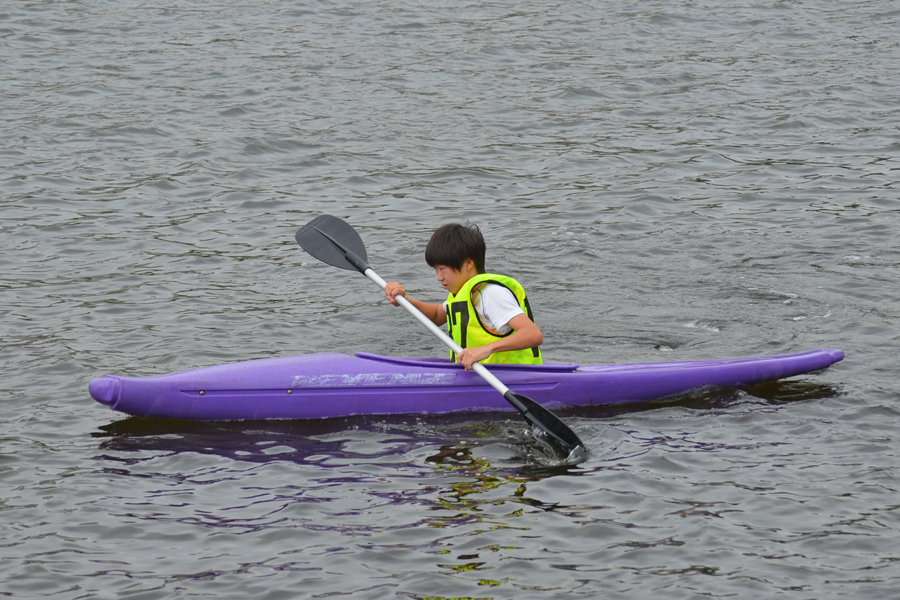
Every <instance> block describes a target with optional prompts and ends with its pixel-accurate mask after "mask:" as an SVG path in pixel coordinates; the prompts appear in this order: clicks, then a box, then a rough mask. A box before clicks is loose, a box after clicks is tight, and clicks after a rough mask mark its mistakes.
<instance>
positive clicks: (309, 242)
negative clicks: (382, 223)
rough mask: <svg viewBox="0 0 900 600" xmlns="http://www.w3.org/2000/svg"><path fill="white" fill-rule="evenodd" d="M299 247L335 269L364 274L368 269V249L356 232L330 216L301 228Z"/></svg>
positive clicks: (317, 219) (324, 216)
mask: <svg viewBox="0 0 900 600" xmlns="http://www.w3.org/2000/svg"><path fill="white" fill-rule="evenodd" d="M294 239H296V240H297V243H298V244H300V247H301V248H303V249H304V250H306V252H307V253H308V254H310V255H312V256H313V257H314V258H317V259H319V260H321V261H322V262H323V263H326V264H329V265H331V266H332V267H338V268H341V269H347V270H348V271H359V272H360V273H364V272H365V270H366V269H368V268H369V265H368V262H367V261H368V260H369V257H368V255H367V254H366V246H365V244H363V241H362V239H361V238H360V237H359V234H358V233H356V230H355V229H353V227H351V226H350V225H349V224H347V223H346V222H344V221H342V220H340V219H338V218H337V217H333V216H331V215H321V216H318V217H316V218H315V219H313V220H312V221H310V222H309V223H307V224H306V225H304V226H303V227H301V228H300V230H299V231H298V232H297V234H296V235H294Z"/></svg>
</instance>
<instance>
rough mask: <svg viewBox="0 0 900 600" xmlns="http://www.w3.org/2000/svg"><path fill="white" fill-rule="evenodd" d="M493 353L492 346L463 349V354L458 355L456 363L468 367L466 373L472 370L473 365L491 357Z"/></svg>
mask: <svg viewBox="0 0 900 600" xmlns="http://www.w3.org/2000/svg"><path fill="white" fill-rule="evenodd" d="M491 354H493V352H492V351H491V348H490V344H488V345H486V346H478V347H477V348H463V350H462V352H460V353H459V354H457V355H456V362H458V363H459V364H461V365H464V366H465V367H466V371H471V370H472V365H474V364H475V363H477V362H480V361H482V360H484V359H486V358H487V357H489V356H490V355H491Z"/></svg>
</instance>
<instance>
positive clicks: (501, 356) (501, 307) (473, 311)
mask: <svg viewBox="0 0 900 600" xmlns="http://www.w3.org/2000/svg"><path fill="white" fill-rule="evenodd" d="M484 254H485V244H484V237H483V236H482V235H481V231H480V230H479V229H478V227H477V226H476V225H473V224H466V225H459V224H457V223H451V224H448V225H444V226H443V227H440V228H439V229H438V230H437V231H435V232H434V235H432V236H431V239H430V240H429V241H428V245H427V246H426V247H425V262H427V263H428V265H429V266H430V267H433V268H434V273H435V275H436V276H437V280H438V282H439V283H440V284H441V285H442V286H444V289H446V290H447V291H448V292H449V295H448V296H447V301H446V302H444V303H443V304H428V303H426V302H421V301H419V300H414V299H413V298H409V297H406V299H407V300H409V302H410V303H411V304H412V305H413V306H415V307H416V308H418V309H419V310H420V311H422V313H424V314H425V316H427V317H428V318H429V319H431V320H432V321H433V322H434V323H435V324H436V325H443V324H444V323H447V328H448V329H449V334H450V337H452V338H453V339H454V340H455V341H456V343H457V344H459V345H460V346H462V348H463V351H462V352H460V353H459V356H454V355H453V353H452V352H451V358H452V359H455V360H456V362H458V363H461V364H463V365H465V367H466V370H467V371H468V370H471V369H472V365H473V364H474V363H476V362H487V363H518V364H536V365H539V364H542V360H541V349H540V345H541V344H542V343H543V342H544V334H543V333H541V330H540V329H539V328H538V326H537V325H535V324H534V320H533V317H532V314H531V307H530V306H529V305H528V299H527V298H526V296H525V290H524V289H523V288H522V286H521V285H520V284H519V282H517V281H516V280H515V279H513V278H511V277H506V276H504V275H495V274H488V273H485V272H484ZM384 291H385V293H386V294H387V299H388V301H389V302H390V303H391V304H393V305H394V306H398V304H397V301H396V300H395V297H396V296H406V290H405V289H403V286H402V285H400V284H399V283H397V282H396V281H391V282H389V283H388V284H387V285H386V286H385V288H384ZM448 316H449V320H448Z"/></svg>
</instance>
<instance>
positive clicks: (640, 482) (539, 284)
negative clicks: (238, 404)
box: [0, 0, 900, 600]
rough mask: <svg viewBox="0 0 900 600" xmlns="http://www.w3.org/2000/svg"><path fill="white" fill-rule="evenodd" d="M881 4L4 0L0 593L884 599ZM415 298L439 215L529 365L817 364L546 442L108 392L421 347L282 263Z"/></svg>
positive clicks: (888, 442) (890, 507) (423, 291)
mask: <svg viewBox="0 0 900 600" xmlns="http://www.w3.org/2000/svg"><path fill="white" fill-rule="evenodd" d="M898 30H900V2H897V1H896V0H890V1H887V2H884V1H882V2H874V1H867V0H863V1H858V2H833V1H828V0H811V1H798V2H774V1H750V2H737V3H728V2H718V1H708V2H689V1H677V2H661V1H659V2H657V1H641V2H637V1H630V2H578V1H575V2H565V3H563V2H547V1H540V0H533V1H524V2H503V1H500V2H463V3H449V2H440V1H438V2H427V3H425V2H415V1H403V0H400V1H397V0H389V1H386V2H360V1H352V0H351V1H342V0H336V1H321V2H288V1H274V0H273V1H257V2H247V1H244V0H236V1H234V2H227V3H213V2H190V1H187V0H184V1H178V0H175V1H172V0H157V1H151V2H133V1H130V0H124V1H119V2H104V1H101V0H73V1H70V2H51V1H47V0H35V1H32V2H8V3H6V4H5V5H3V6H2V7H0V74H2V77H0V107H2V110H0V131H2V136H0V234H2V235H0V266H2V270H0V327H2V336H0V365H2V374H3V382H2V384H0V398H2V406H3V408H4V412H5V416H4V420H3V422H4V425H3V431H2V434H0V517H2V518H0V594H3V595H5V596H7V597H12V598H72V599H75V598H78V599H81V598H116V597H123V598H124V597H127V598H134V599H145V598H146V599H168V598H235V599H246V598H254V599H276V598H323V597H352V598H360V599H361V598H373V599H382V598H414V599H420V600H424V599H426V598H428V599H437V598H442V599H449V598H491V599H501V598H502V599H506V598H516V599H522V598H581V597H583V598H601V597H602V598H608V599H618V598H622V599H634V598H645V597H665V598H668V599H679V598H735V597H737V598H752V599H758V598H797V599H815V600H819V599H829V598H895V597H897V591H896V590H897V588H898V586H900V567H898V565H900V551H898V550H897V539H898V533H900V522H898V506H900V502H898V487H900V481H898V476H897V473H896V468H897V455H898V450H900V442H898V440H897V435H896V432H897V421H895V419H897V418H898V416H900V411H898V408H897V400H898V397H900V386H898V383H897V372H898V369H897V366H898V361H897V358H896V356H897V345H898V340H900V331H898V323H900V301H898V284H897V281H898V275H900V272H898V271H900V269H898V267H900V251H898V239H900V237H898V234H897V232H898V229H900V202H898V200H900V197H898V183H900V160H898V156H900V126H898V123H900V108H898V107H900V75H898V65H900V40H898V36H897V31H898ZM325 212H327V213H331V214H335V215H337V216H339V217H341V218H344V219H346V220H348V221H349V222H350V223H352V224H353V226H354V227H356V228H357V230H358V231H359V232H360V234H361V236H362V237H363V239H364V240H365V242H366V245H367V247H368V250H369V256H370V262H371V264H372V266H373V267H374V268H375V269H376V270H377V271H378V272H379V274H381V275H382V276H383V277H385V278H387V279H389V280H390V279H395V280H400V281H403V282H404V283H405V285H406V286H407V288H408V289H409V290H410V293H411V294H413V295H415V296H416V297H418V298H421V299H424V300H430V301H440V300H441V299H442V294H441V290H440V287H439V286H438V285H437V284H436V282H435V281H434V276H433V273H432V271H431V270H430V269H429V268H428V266H427V265H426V264H425V262H424V258H423V251H424V246H425V243H426V241H427V239H428V236H429V235H430V233H431V232H432V231H433V230H434V229H435V228H436V227H438V226H439V225H441V224H443V223H446V222H448V221H464V220H471V221H473V222H476V223H478V224H479V225H480V227H481V228H482V230H483V232H484V233H485V236H486V238H487V242H488V247H489V252H488V268H489V270H493V271H500V272H506V273H510V274H512V275H514V276H515V277H517V278H518V279H519V280H520V281H522V282H523V283H524V284H525V286H526V288H527V289H528V292H529V297H530V300H531V303H532V305H533V307H534V309H535V313H536V319H537V321H538V323H539V325H540V326H541V327H542V329H543V331H544V334H545V338H546V343H545V345H544V352H545V356H546V357H547V358H548V359H549V360H561V361H571V362H576V363H580V364H593V363H626V362H648V361H673V360H692V359H710V358H726V357H738V356H752V355H759V354H775V353H781V352H794V351H803V350H809V349H814V348H842V349H843V350H844V351H845V352H846V356H847V358H846V359H845V360H844V361H843V362H841V363H839V364H837V365H835V366H833V367H831V368H830V369H828V370H826V371H822V372H818V373H812V374H809V375H804V376H801V377H796V378H793V379H790V380H786V381H782V382H777V383H772V384H766V385H762V386H756V387H753V388H747V389H712V390H709V389H707V390H698V391H696V392H693V393H691V394H687V395H685V396H683V397H679V398H675V399H671V400H670V401H667V402H665V403H661V404H656V405H638V406H630V407H620V408H617V409H602V408H598V409H592V410H590V411H581V412H577V411H570V412H566V411H560V412H559V414H560V416H562V417H563V418H564V420H565V421H566V422H567V423H568V424H569V425H570V426H571V427H572V428H573V429H574V430H575V431H576V432H577V433H578V435H579V436H580V437H581V438H582V439H583V440H584V441H585V442H586V443H587V445H588V446H589V448H590V450H591V452H590V454H589V455H588V457H587V459H586V460H585V461H584V462H582V463H581V464H579V465H577V466H572V467H560V466H554V464H553V461H552V460H550V459H549V458H548V456H547V455H546V454H544V453H543V452H542V451H541V449H540V448H539V447H537V446H535V444H534V442H533V441H531V440H530V439H529V438H528V437H527V436H526V435H525V434H524V433H523V431H522V429H523V427H522V424H521V422H520V421H519V420H517V419H516V418H514V417H513V416H512V415H508V414H487V415H482V414H470V415H457V416H453V417H438V416H426V415H409V416H401V417H391V418H362V417H348V418H346V419H335V420H327V421H316V422H302V421H298V422H252V423H187V422H173V421H162V420H152V419H136V418H129V417H126V416H125V415H122V414H118V413H112V412H110V411H108V410H107V409H105V408H104V407H103V406H101V405H100V404H97V403H96V402H94V401H93V400H92V399H91V398H90V396H89V395H88V393H87V384H88V382H89V381H90V380H91V379H93V378H95V377H101V376H103V375H105V374H107V373H116V374H120V375H131V376H134V375H150V374H157V373H167V372H170V371H175V370H180V369H186V368H191V367H195V366H204V365H211V364H218V363H222V362H231V361H238V360H245V359H253V358H262V357H268V356H288V355H292V354H305V353H310V352H325V351H337V352H347V353H352V352H356V351H369V352H380V353H384V354H391V355H398V356H401V355H402V356H437V355H441V356H443V355H444V354H445V350H444V349H442V348H441V346H440V343H439V342H438V341H437V340H436V339H434V338H432V337H431V335H430V334H429V333H428V332H427V331H426V330H424V329H422V328H421V327H420V326H418V325H417V324H416V323H415V322H413V321H411V320H410V318H409V317H408V316H407V315H406V314H405V312H403V311H402V310H395V309H393V308H391V307H390V306H389V305H387V303H386V302H385V301H384V300H383V298H382V295H381V294H380V292H379V290H378V289H377V288H376V287H375V286H374V285H372V284H371V283H370V282H368V281H367V280H366V279H364V278H362V277H360V276H359V275H357V274H354V273H351V272H345V271H338V270H336V269H333V268H331V267H328V266H325V265H322V264H319V263H317V262H316V261H315V260H313V259H312V258H311V257H309V256H308V255H306V254H304V253H303V252H302V251H301V250H300V249H299V248H298V247H297V246H296V244H295V243H294V239H293V234H294V232H295V231H296V230H297V228H299V227H300V226H302V225H303V224H304V223H306V222H307V221H308V220H310V219H311V218H312V217H313V216H315V215H317V214H321V213H325Z"/></svg>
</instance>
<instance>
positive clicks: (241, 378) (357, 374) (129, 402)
mask: <svg viewBox="0 0 900 600" xmlns="http://www.w3.org/2000/svg"><path fill="white" fill-rule="evenodd" d="M843 357H844V353H843V352H842V351H841V350H812V351H809V352H802V353H798V354H784V355H778V356H764V357H751V358H737V359H725V360H711V361H689V362H670V363H641V364H622V365H593V366H579V365H575V364H570V363H549V364H546V365H540V366H534V365H489V366H488V368H489V369H491V371H492V372H493V373H494V374H495V375H496V376H497V377H498V378H499V379H500V380H502V381H503V382H504V383H505V384H506V385H507V386H508V387H509V388H510V389H512V390H514V391H515V392H517V393H519V394H523V395H525V396H528V397H530V398H532V399H533V400H535V401H537V402H538V403H540V404H542V405H543V406H545V407H546V408H548V409H551V410H553V409H560V408H568V407H584V406H598V405H607V404H620V403H630V402H647V401H651V400H657V399H661V398H667V397H671V396H675V395H678V394H682V393H684V392H687V391H689V390H691V389H694V388H698V387H705V386H748V385H754V384H757V383H762V382H765V381H773V380H776V379H782V378H785V377H792V376H795V375H801V374H804V373H809V372H811V371H818V370H820V369H824V368H827V367H829V366H831V365H832V364H834V363H836V362H838V361H840V360H842V359H843ZM89 391H90V394H91V396H92V397H93V398H94V399H95V400H96V401H97V402H100V403H101V404H104V405H106V406H108V407H110V408H111V409H113V410H116V411H120V412H124V413H127V414H130V415H138V416H152V417H164V418H171V419H188V420H205V421H230V420H254V419H322V418H329V417H344V416H350V415H375V414H418V413H426V414H440V413H451V412H462V411H508V410H513V408H512V407H511V406H510V405H509V404H508V403H507V402H506V400H504V398H503V396H501V395H500V394H498V393H497V392H496V391H495V390H494V389H493V388H491V387H490V386H489V385H488V384H487V383H486V382H485V381H484V380H483V379H482V378H481V377H480V376H479V375H478V374H476V373H475V372H473V371H465V370H464V369H463V368H462V366H461V365H456V364H453V363H451V362H450V361H449V360H444V359H410V358H391V357H385V356H378V355H375V354H367V353H357V354H356V355H355V356H350V355H347V354H337V353H321V354H308V355H301V356H290V357H283V358H265V359H259V360H251V361H244V362H237V363H229V364H223V365H216V366H211V367H202V368H198V369H191V370H188V371H180V372H177V373H171V374H168V375H159V376H154V377H118V376H115V375H108V376H106V377H104V378H100V379H95V380H93V381H92V382H91V383H90V386H89Z"/></svg>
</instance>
